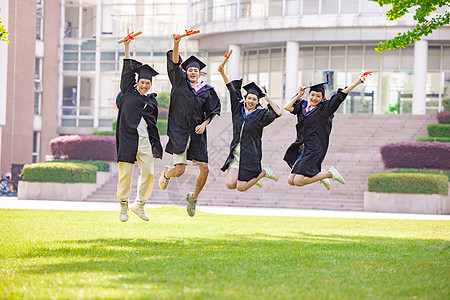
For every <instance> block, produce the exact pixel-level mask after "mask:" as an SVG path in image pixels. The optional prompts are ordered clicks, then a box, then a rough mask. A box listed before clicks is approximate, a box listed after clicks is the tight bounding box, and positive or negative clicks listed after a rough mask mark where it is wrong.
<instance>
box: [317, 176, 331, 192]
mask: <svg viewBox="0 0 450 300" xmlns="http://www.w3.org/2000/svg"><path fill="white" fill-rule="evenodd" d="M320 183H321V184H323V186H324V187H325V188H326V189H327V190H330V187H331V186H330V179H328V178H325V179H321V180H320Z"/></svg>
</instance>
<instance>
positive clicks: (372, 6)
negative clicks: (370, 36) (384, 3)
mask: <svg viewBox="0 0 450 300" xmlns="http://www.w3.org/2000/svg"><path fill="white" fill-rule="evenodd" d="M361 13H363V14H373V13H381V7H380V5H379V4H378V3H376V2H372V1H366V0H361Z"/></svg>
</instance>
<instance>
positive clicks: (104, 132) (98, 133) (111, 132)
mask: <svg viewBox="0 0 450 300" xmlns="http://www.w3.org/2000/svg"><path fill="white" fill-rule="evenodd" d="M91 135H114V136H115V135H116V132H115V131H112V130H111V131H98V130H96V131H93V132H91Z"/></svg>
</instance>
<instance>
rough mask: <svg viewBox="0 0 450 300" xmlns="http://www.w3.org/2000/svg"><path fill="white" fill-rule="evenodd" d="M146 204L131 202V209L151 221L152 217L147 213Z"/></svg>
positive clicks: (145, 219) (140, 216) (143, 218)
mask: <svg viewBox="0 0 450 300" xmlns="http://www.w3.org/2000/svg"><path fill="white" fill-rule="evenodd" d="M144 205H145V203H141V202H139V201H135V202H134V203H133V204H131V206H130V209H131V211H132V212H134V213H135V214H136V215H137V216H138V217H139V218H141V219H142V220H144V221H149V220H150V218H149V217H148V216H147V215H146V214H145V209H144Z"/></svg>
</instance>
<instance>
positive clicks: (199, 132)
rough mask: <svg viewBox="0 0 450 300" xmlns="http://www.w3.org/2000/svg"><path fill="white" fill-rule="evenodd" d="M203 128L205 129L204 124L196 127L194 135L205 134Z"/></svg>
mask: <svg viewBox="0 0 450 300" xmlns="http://www.w3.org/2000/svg"><path fill="white" fill-rule="evenodd" d="M205 128H206V125H205V124H200V125H197V127H195V133H196V134H203V132H205Z"/></svg>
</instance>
